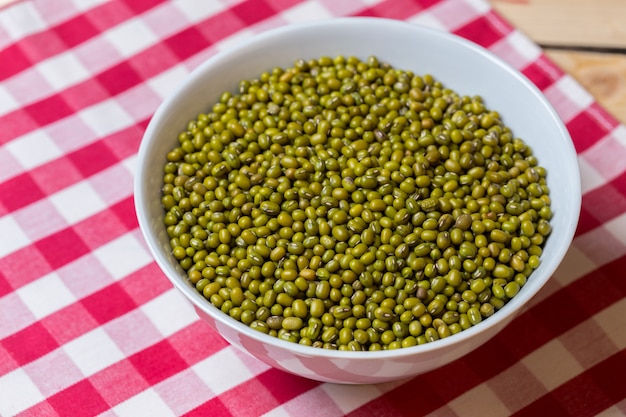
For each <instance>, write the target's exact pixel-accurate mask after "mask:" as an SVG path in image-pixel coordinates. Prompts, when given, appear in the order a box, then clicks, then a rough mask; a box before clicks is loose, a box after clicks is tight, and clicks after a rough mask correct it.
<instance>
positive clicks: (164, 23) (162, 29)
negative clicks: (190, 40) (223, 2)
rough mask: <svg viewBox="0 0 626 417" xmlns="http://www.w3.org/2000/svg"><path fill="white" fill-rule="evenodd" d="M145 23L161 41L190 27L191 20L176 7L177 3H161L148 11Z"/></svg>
mask: <svg viewBox="0 0 626 417" xmlns="http://www.w3.org/2000/svg"><path fill="white" fill-rule="evenodd" d="M208 3H212V2H208ZM204 4H205V2H202V3H197V5H198V6H202V5H204ZM143 21H144V23H145V24H146V25H148V27H149V28H150V30H152V32H154V33H155V34H156V35H157V36H158V37H159V38H161V39H165V38H168V37H170V36H171V35H173V34H175V33H178V32H180V31H182V30H185V29H186V28H187V27H188V26H189V19H187V17H185V15H184V14H183V13H182V12H181V11H180V10H179V9H178V8H177V7H176V3H175V2H165V3H161V4H160V5H159V6H157V7H155V8H154V9H152V10H150V11H148V12H147V13H146V14H145V15H144V16H143Z"/></svg>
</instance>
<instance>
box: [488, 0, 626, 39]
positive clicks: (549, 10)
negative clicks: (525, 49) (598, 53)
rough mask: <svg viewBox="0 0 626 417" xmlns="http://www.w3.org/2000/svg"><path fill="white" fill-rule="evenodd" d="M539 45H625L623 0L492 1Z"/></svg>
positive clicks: (625, 3) (624, 3) (625, 13)
mask: <svg viewBox="0 0 626 417" xmlns="http://www.w3.org/2000/svg"><path fill="white" fill-rule="evenodd" d="M491 3H492V5H493V7H494V9H495V10H497V11H498V12H499V13H500V14H501V15H502V16H504V17H505V18H506V19H508V20H509V21H511V22H513V23H514V24H515V25H516V26H517V27H519V28H520V29H522V31H523V32H525V33H526V34H527V35H528V36H529V37H531V38H532V39H533V40H535V42H537V43H539V44H549V45H584V46H602V47H612V48H626V24H624V22H626V2H624V0H491Z"/></svg>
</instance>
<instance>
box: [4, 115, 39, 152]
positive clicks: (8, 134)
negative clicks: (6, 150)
mask: <svg viewBox="0 0 626 417" xmlns="http://www.w3.org/2000/svg"><path fill="white" fill-rule="evenodd" d="M0 124H1V125H2V129H0V145H4V144H6V143H8V142H10V141H11V140H13V139H15V138H17V137H19V136H21V135H23V134H25V133H27V132H30V131H32V130H35V129H37V128H38V127H39V125H38V124H37V123H36V122H35V120H34V119H33V118H32V117H31V116H30V114H29V113H28V112H27V111H26V110H24V109H19V110H16V111H14V112H11V113H9V114H7V115H6V116H2V117H0Z"/></svg>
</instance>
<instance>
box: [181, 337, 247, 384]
mask: <svg viewBox="0 0 626 417" xmlns="http://www.w3.org/2000/svg"><path fill="white" fill-rule="evenodd" d="M226 363H227V364H228V366H224V364H226ZM192 369H193V370H194V372H195V373H196V374H197V375H198V376H199V377H200V379H201V380H202V381H203V382H204V383H205V384H206V385H207V386H208V387H209V389H211V391H213V392H214V393H215V394H216V395H219V394H221V393H223V392H226V391H228V390H229V389H231V388H233V387H236V386H237V385H239V384H241V383H243V382H245V381H247V380H249V379H250V378H252V377H253V376H254V375H253V374H252V372H250V370H249V369H248V368H247V367H246V366H245V364H244V363H243V362H242V361H241V359H240V358H239V356H238V355H237V354H236V351H235V348H233V347H226V348H224V349H222V350H220V351H219V352H217V353H214V354H213V355H211V356H209V357H208V358H206V359H205V360H203V361H200V362H198V363H196V364H195V365H193V367H192Z"/></svg>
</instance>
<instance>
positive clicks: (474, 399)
mask: <svg viewBox="0 0 626 417" xmlns="http://www.w3.org/2000/svg"><path fill="white" fill-rule="evenodd" d="M448 407H450V408H451V409H452V410H454V412H455V413H457V414H458V415H460V416H508V415H511V411H510V410H509V409H508V408H507V406H506V405H504V403H503V402H502V401H501V400H500V398H498V396H497V395H496V394H495V393H494V392H493V391H492V390H491V388H489V387H488V386H487V384H480V385H477V386H475V387H474V388H472V389H470V390H469V391H466V392H464V393H463V394H462V395H459V396H458V397H456V398H455V399H453V400H452V401H450V402H449V403H448Z"/></svg>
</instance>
